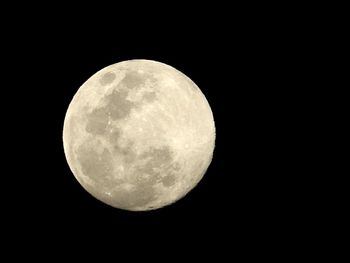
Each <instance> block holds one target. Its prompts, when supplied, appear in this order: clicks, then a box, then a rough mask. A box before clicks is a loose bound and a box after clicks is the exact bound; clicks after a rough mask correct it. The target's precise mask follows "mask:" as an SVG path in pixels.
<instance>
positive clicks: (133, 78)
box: [63, 60, 215, 211]
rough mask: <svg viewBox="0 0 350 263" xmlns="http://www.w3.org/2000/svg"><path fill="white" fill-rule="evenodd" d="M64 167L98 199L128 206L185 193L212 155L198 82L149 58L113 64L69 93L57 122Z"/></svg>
mask: <svg viewBox="0 0 350 263" xmlns="http://www.w3.org/2000/svg"><path fill="white" fill-rule="evenodd" d="M63 146H64V152H65V156H66V159H67V162H68V165H69V167H70V169H71V171H72V173H73V174H74V176H75V178H76V179H77V180H78V182H79V183H80V184H81V185H82V187H83V188H84V189H85V190H86V191H87V192H89V193H90V194H91V195H92V196H94V197H95V198H97V199H98V200H100V201H102V202H104V203H106V204H108V205H110V206H112V207H116V208H119V209H124V210H129V211H145V210H153V209H158V208H161V207H164V206H166V205H169V204H172V203H174V202H176V201H177V200H179V199H180V198H182V197H184V196H185V195H186V194H187V193H188V192H189V191H191V189H193V188H194V187H195V186H196V185H197V184H198V182H199V181H200V180H201V179H202V178H203V176H204V174H205V172H206V171H207V169H208V167H209V164H210V162H211V160H212V157H213V151H214V146H215V124H214V118H213V114H212V111H211V108H210V106H209V103H208V101H207V100H206V98H205V96H204V95H203V93H202V92H201V90H200V89H199V88H198V87H197V85H196V84H195V83H194V82H193V81H192V80H191V79H189V78H188V77H187V76H185V75H184V74H183V73H181V72H180V71H178V70H176V69H175V68H173V67H171V66H168V65H166V64H163V63H160V62H156V61H152V60H128V61H123V62H119V63H116V64H113V65H110V66H108V67H105V68H103V69H102V70H100V71H98V72H97V73H95V74H94V75H93V76H91V77H90V78H89V79H88V80H87V81H86V82H85V83H84V84H83V85H82V86H81V87H80V88H79V89H78V91H77V92H76V94H75V95H74V97H73V99H72V101H71V103H70V104H69V107H68V110H67V113H66V116H65V120H64V127H63Z"/></svg>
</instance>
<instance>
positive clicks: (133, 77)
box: [121, 71, 147, 89]
mask: <svg viewBox="0 0 350 263" xmlns="http://www.w3.org/2000/svg"><path fill="white" fill-rule="evenodd" d="M146 79H147V78H146V76H145V75H144V74H142V73H138V72H137V71H130V72H128V73H126V75H125V77H124V78H123V80H122V81H121V83H123V84H124V85H125V86H126V87H127V88H129V89H134V88H137V87H139V86H141V85H143V84H145V82H146Z"/></svg>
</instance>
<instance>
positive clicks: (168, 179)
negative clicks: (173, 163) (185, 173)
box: [161, 174, 176, 187]
mask: <svg viewBox="0 0 350 263" xmlns="http://www.w3.org/2000/svg"><path fill="white" fill-rule="evenodd" d="M161 181H162V184H163V186H165V187H170V186H172V185H174V184H175V181H176V177H175V176H174V175H173V174H169V175H167V176H165V177H163V178H162V180H161Z"/></svg>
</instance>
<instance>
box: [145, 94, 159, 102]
mask: <svg viewBox="0 0 350 263" xmlns="http://www.w3.org/2000/svg"><path fill="white" fill-rule="evenodd" d="M156 97H157V95H156V93H155V92H146V93H145V94H143V96H142V99H143V100H145V101H146V102H153V101H155V100H156Z"/></svg>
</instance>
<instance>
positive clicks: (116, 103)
mask: <svg viewBox="0 0 350 263" xmlns="http://www.w3.org/2000/svg"><path fill="white" fill-rule="evenodd" d="M127 96H128V92H127V91H125V90H120V91H117V90H116V89H115V90H114V91H113V92H112V94H110V95H108V96H106V100H107V106H106V107H105V108H106V110H107V111H108V113H109V114H110V116H111V118H112V119H113V120H118V119H122V118H125V117H126V116H128V115H129V113H130V111H131V109H132V108H133V107H135V103H133V102H131V101H129V100H127V99H126V97H127Z"/></svg>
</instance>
